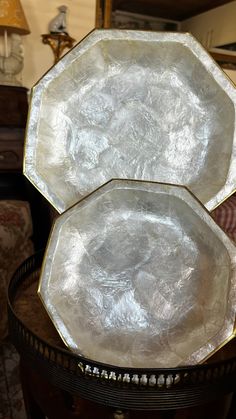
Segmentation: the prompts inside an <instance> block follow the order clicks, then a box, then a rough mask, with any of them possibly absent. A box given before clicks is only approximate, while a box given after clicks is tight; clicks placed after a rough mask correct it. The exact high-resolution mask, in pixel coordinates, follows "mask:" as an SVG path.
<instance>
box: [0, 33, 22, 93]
mask: <svg viewBox="0 0 236 419" xmlns="http://www.w3.org/2000/svg"><path fill="white" fill-rule="evenodd" d="M23 62H24V57H23V48H22V42H21V37H20V35H18V34H12V35H11V51H10V54H9V56H2V55H0V84H1V85H8V86H21V82H20V81H19V80H18V79H17V78H16V75H17V74H19V73H20V71H21V70H22V69H23Z"/></svg>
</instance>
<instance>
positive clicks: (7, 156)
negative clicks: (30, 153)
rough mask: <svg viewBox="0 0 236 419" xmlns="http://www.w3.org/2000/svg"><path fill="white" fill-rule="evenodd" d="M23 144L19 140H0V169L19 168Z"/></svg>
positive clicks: (20, 166)
mask: <svg viewBox="0 0 236 419" xmlns="http://www.w3.org/2000/svg"><path fill="white" fill-rule="evenodd" d="M22 164H23V145H21V144H20V143H19V142H13V141H11V143H10V144H9V142H7V141H6V142H4V141H1V142H0V170H21V168H22Z"/></svg>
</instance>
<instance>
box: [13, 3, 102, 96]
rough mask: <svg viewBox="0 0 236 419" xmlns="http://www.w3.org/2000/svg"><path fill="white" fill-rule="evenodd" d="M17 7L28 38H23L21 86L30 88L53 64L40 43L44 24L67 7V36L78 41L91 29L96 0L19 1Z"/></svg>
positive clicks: (46, 47) (45, 29)
mask: <svg viewBox="0 0 236 419" xmlns="http://www.w3.org/2000/svg"><path fill="white" fill-rule="evenodd" d="M21 4H22V7H23V9H24V12H25V16H26V18H27V21H28V24H29V26H30V30H31V33H30V35H26V36H24V37H23V44H24V54H25V63H24V69H23V72H22V84H23V86H26V87H29V88H30V87H32V86H33V85H34V84H35V83H36V82H37V80H38V79H39V78H41V77H42V75H43V74H44V73H45V72H46V71H47V70H48V69H49V68H50V67H51V66H52V65H53V53H52V50H51V48H50V47H49V45H45V44H43V43H42V40H41V35H42V34H44V33H48V23H49V22H50V20H51V19H53V18H54V17H55V16H56V14H57V13H58V7H59V6H61V5H62V4H65V5H66V6H67V7H68V14H67V27H68V33H69V35H70V36H71V37H72V38H74V39H76V41H80V40H81V39H82V38H83V37H84V36H85V35H86V34H87V33H88V32H90V31H91V30H92V29H93V28H94V27H95V13H96V0H64V1H62V0H40V1H37V0H21ZM67 51H68V49H67V50H65V52H67Z"/></svg>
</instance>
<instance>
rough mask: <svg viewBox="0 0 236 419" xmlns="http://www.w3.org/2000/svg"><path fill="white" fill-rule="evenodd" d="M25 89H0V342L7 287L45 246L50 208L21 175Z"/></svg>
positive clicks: (4, 322)
mask: <svg viewBox="0 0 236 419" xmlns="http://www.w3.org/2000/svg"><path fill="white" fill-rule="evenodd" d="M27 112H28V99H27V89H25V88H23V87H15V86H14V87H13V86H0V341H1V340H3V339H4V338H5V337H6V335H7V312H6V305H7V297H6V295H7V286H8V283H9V281H10V278H11V276H12V274H13V273H14V271H15V269H16V268H17V267H18V265H19V264H21V263H22V262H23V260H25V259H26V258H27V257H28V256H30V255H31V254H32V253H33V251H34V247H35V248H36V249H39V248H41V247H44V246H45V243H46V240H47V237H48V233H49V229H50V217H49V210H50V206H49V204H48V203H46V201H45V200H44V199H43V198H42V196H41V194H39V193H38V192H37V190H36V189H35V188H34V187H33V186H32V185H31V184H30V183H29V182H28V181H27V180H26V179H25V178H24V176H23V174H22V166H23V149H24V134H25V126H26V120H27Z"/></svg>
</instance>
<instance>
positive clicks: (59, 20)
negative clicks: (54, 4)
mask: <svg viewBox="0 0 236 419" xmlns="http://www.w3.org/2000/svg"><path fill="white" fill-rule="evenodd" d="M58 10H59V13H58V15H57V16H56V17H54V19H52V20H51V22H50V23H49V32H50V33H67V32H66V11H67V6H60V7H58Z"/></svg>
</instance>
